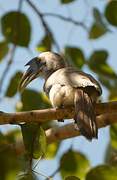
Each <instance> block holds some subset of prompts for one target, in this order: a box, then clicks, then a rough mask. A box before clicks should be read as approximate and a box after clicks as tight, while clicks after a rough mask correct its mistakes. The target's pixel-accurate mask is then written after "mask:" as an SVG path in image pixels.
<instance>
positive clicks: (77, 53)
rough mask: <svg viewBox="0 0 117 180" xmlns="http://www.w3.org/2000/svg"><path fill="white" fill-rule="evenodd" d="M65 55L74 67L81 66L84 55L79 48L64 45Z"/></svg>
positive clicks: (83, 61)
mask: <svg viewBox="0 0 117 180" xmlns="http://www.w3.org/2000/svg"><path fill="white" fill-rule="evenodd" d="M65 56H66V57H67V59H68V60H69V61H70V62H71V63H73V64H74V65H75V66H76V67H78V68H82V67H83V65H84V63H85V57H84V54H83V52H82V50H81V49H79V48H76V47H69V46H68V47H66V48H65Z"/></svg>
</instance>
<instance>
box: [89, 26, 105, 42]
mask: <svg viewBox="0 0 117 180" xmlns="http://www.w3.org/2000/svg"><path fill="white" fill-rule="evenodd" d="M106 32H107V29H106V28H105V27H104V26H100V25H99V24H97V23H94V24H93V25H92V26H91V29H90V32H89V38H90V39H97V38H99V37H101V36H102V35H104V34H105V33H106Z"/></svg>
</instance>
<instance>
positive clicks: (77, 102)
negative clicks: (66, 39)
mask: <svg viewBox="0 0 117 180" xmlns="http://www.w3.org/2000/svg"><path fill="white" fill-rule="evenodd" d="M25 66H29V68H28V69H27V71H26V72H25V73H24V74H23V76H22V78H21V81H20V83H19V91H20V92H22V91H23V90H24V89H25V87H26V86H27V85H28V84H29V83H30V82H31V81H32V80H34V79H36V78H37V77H39V76H41V77H43V78H44V79H45V82H44V86H43V90H44V92H45V93H46V95H47V96H48V97H49V99H50V102H51V104H52V106H53V107H54V108H65V107H74V109H75V115H74V118H73V119H74V121H75V124H76V125H77V128H78V129H79V131H80V134H81V135H83V136H84V137H85V138H86V139H88V140H92V139H93V138H95V139H97V138H98V127H97V123H96V114H95V109H94V106H95V104H96V102H97V100H98V99H99V97H100V95H101V94H102V88H101V86H100V84H99V82H98V81H97V80H96V79H94V77H93V76H92V75H90V74H87V73H85V72H83V71H80V70H78V69H76V68H75V67H72V66H70V65H66V61H65V60H64V58H63V57H62V56H61V55H60V54H58V53H55V52H51V51H47V52H42V53H40V54H39V55H38V56H37V57H34V58H33V59H31V60H30V61H29V62H28V63H27V64H26V65H25Z"/></svg>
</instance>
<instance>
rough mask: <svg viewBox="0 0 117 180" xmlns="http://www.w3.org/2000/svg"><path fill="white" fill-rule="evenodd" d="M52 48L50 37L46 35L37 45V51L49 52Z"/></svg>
mask: <svg viewBox="0 0 117 180" xmlns="http://www.w3.org/2000/svg"><path fill="white" fill-rule="evenodd" d="M51 48H52V38H51V36H50V35H48V34H46V35H45V36H44V37H43V39H42V40H41V42H40V43H39V44H38V45H37V48H36V49H37V51H41V52H44V51H51Z"/></svg>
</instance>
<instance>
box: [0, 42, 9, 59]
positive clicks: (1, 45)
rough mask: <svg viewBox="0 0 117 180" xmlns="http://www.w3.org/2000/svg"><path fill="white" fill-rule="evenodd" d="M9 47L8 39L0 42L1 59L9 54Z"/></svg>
mask: <svg viewBox="0 0 117 180" xmlns="http://www.w3.org/2000/svg"><path fill="white" fill-rule="evenodd" d="M8 51H9V47H8V43H7V41H2V42H0V61H2V59H3V58H4V57H5V56H6V55H7V54H8Z"/></svg>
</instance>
